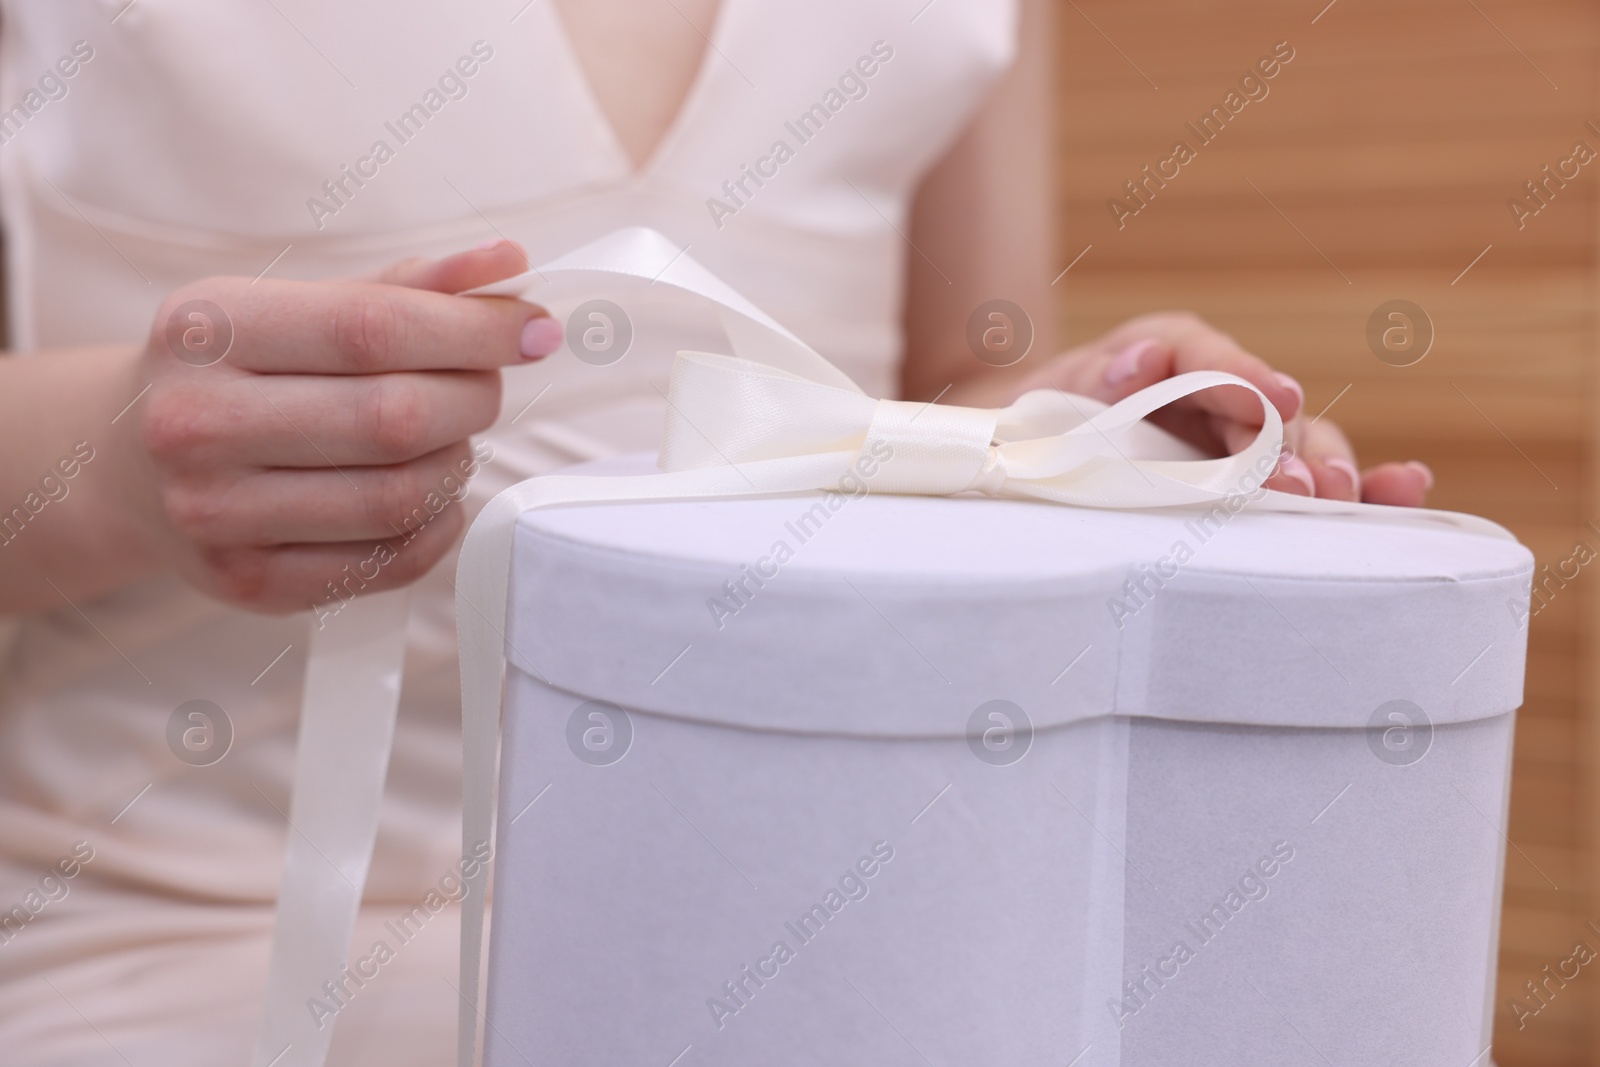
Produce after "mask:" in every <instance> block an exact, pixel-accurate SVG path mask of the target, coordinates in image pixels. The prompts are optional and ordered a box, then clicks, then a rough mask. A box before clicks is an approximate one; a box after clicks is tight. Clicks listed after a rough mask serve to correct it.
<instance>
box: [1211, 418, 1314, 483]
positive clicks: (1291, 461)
mask: <svg viewBox="0 0 1600 1067" xmlns="http://www.w3.org/2000/svg"><path fill="white" fill-rule="evenodd" d="M1217 432H1218V434H1219V435H1220V436H1221V437H1222V440H1223V444H1224V446H1225V447H1226V449H1227V451H1228V453H1229V454H1230V455H1232V454H1234V453H1236V452H1241V451H1243V450H1244V449H1245V448H1247V447H1248V446H1249V445H1250V444H1251V443H1252V442H1254V441H1255V437H1256V432H1257V430H1256V429H1255V428H1251V427H1248V426H1241V425H1239V424H1238V423H1236V422H1231V421H1227V420H1217ZM1262 484H1263V485H1265V486H1266V487H1267V488H1268V489H1276V490H1277V491H1278V492H1280V493H1293V494H1294V495H1295V496H1315V495H1316V479H1315V477H1314V476H1313V474H1312V472H1311V469H1310V468H1309V467H1307V466H1306V463H1305V461H1304V460H1302V459H1300V457H1299V456H1298V455H1296V454H1295V452H1294V451H1293V450H1292V449H1287V448H1286V449H1284V450H1283V452H1282V453H1281V454H1280V456H1279V458H1278V466H1277V467H1276V468H1275V469H1274V470H1273V472H1272V474H1271V475H1270V476H1269V477H1268V478H1267V480H1266V481H1265V482H1263V483H1262Z"/></svg>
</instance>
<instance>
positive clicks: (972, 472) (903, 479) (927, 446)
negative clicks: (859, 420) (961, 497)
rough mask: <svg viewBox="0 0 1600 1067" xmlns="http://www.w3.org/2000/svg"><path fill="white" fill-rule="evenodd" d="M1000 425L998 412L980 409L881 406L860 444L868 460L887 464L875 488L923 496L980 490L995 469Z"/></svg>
mask: <svg viewBox="0 0 1600 1067" xmlns="http://www.w3.org/2000/svg"><path fill="white" fill-rule="evenodd" d="M996 421H997V413H996V412H993V411H984V410H982V409H980V408H960V407H951V406H949V405H941V404H920V403H912V402H910V401H906V400H880V401H878V403H877V406H876V407H875V408H874V409H873V412H872V422H871V424H870V425H869V426H868V427H867V433H866V436H865V438H864V439H863V441H862V444H861V454H862V456H863V458H865V457H866V456H868V455H871V456H873V457H876V458H878V459H879V460H881V461H882V463H883V465H882V466H881V467H880V468H879V469H878V472H877V473H876V474H874V475H873V477H872V488H874V489H876V490H878V491H879V492H883V493H912V494H917V495H921V496H948V495H949V494H951V493H960V492H964V491H965V490H968V489H973V488H976V487H977V483H978V482H979V481H980V479H981V478H982V477H983V475H984V472H985V471H986V470H988V469H991V468H992V467H993V462H992V456H991V453H992V449H991V447H990V445H991V442H992V441H993V440H994V429H995V423H996ZM886 450H887V458H885V451H886Z"/></svg>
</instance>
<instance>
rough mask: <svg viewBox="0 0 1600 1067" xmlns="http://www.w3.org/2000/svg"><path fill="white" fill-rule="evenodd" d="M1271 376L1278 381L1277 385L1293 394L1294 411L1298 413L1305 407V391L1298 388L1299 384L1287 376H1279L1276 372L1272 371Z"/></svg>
mask: <svg viewBox="0 0 1600 1067" xmlns="http://www.w3.org/2000/svg"><path fill="white" fill-rule="evenodd" d="M1272 376H1273V377H1274V378H1276V379H1278V384H1279V385H1281V386H1283V387H1284V388H1285V389H1287V390H1289V392H1291V393H1293V394H1294V396H1295V410H1296V411H1299V410H1300V409H1301V408H1303V407H1305V406H1306V391H1305V390H1304V389H1302V388H1300V383H1299V382H1297V381H1295V380H1294V379H1293V378H1291V377H1289V376H1288V375H1287V374H1280V373H1278V372H1277V371H1274V372H1273V374H1272Z"/></svg>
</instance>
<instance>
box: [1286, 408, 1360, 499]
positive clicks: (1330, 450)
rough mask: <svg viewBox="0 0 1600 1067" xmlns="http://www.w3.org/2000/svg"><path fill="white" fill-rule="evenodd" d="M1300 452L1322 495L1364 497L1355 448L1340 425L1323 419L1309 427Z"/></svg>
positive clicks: (1338, 497)
mask: <svg viewBox="0 0 1600 1067" xmlns="http://www.w3.org/2000/svg"><path fill="white" fill-rule="evenodd" d="M1298 455H1299V456H1300V457H1301V458H1302V459H1304V460H1305V461H1306V465H1307V466H1308V467H1309V468H1310V470H1311V473H1312V475H1313V477H1314V478H1315V479H1316V483H1317V495H1318V496H1321V497H1327V498H1328V499H1330V500H1360V499H1361V475H1360V474H1359V473H1357V471H1356V455H1355V450H1354V449H1353V448H1351V447H1350V442H1349V440H1348V439H1347V438H1346V437H1345V435H1344V432H1343V431H1342V430H1340V429H1339V427H1338V426H1336V425H1334V424H1333V423H1331V422H1324V421H1320V420H1319V421H1317V422H1314V423H1311V424H1310V425H1308V426H1307V427H1305V430H1304V434H1303V440H1302V441H1301V445H1300V448H1299V450H1298Z"/></svg>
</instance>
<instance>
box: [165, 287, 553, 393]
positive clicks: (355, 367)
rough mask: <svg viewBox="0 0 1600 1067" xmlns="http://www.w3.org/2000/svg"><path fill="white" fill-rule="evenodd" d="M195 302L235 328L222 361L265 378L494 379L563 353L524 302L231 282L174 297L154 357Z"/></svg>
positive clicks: (539, 312) (542, 317) (549, 327)
mask: <svg viewBox="0 0 1600 1067" xmlns="http://www.w3.org/2000/svg"><path fill="white" fill-rule="evenodd" d="M197 294H201V295H204V296H205V297H207V298H209V299H211V300H213V301H214V302H215V303H217V304H218V305H220V306H221V307H222V309H223V311H224V312H225V314H226V315H227V318H228V321H229V323H230V324H231V327H232V343H231V347H229V348H228V350H227V354H226V357H225V358H226V359H227V360H228V361H229V362H230V363H231V364H232V365H233V366H235V367H239V368H242V369H245V370H252V371H258V372H262V373H268V374H285V373H289V374H378V373H382V372H387V371H405V370H447V369H461V370H491V369H496V368H499V367H504V366H508V365H514V364H518V363H522V362H525V361H527V360H529V359H537V358H539V357H541V356H546V355H549V354H550V353H551V352H553V351H555V349H556V348H557V346H559V345H560V343H561V327H560V325H559V324H558V323H556V322H555V321H554V320H553V319H551V318H550V317H549V316H548V315H547V314H545V311H544V309H543V308H540V307H536V306H535V305H533V304H528V303H524V302H522V301H520V300H509V299H505V298H500V297H484V298H481V299H470V300H464V299H462V298H460V297H454V296H447V295H445V294H443V293H431V292H427V291H425V290H420V289H405V288H401V287H399V286H394V285H378V284H374V283H371V282H298V281H279V280H276V279H262V280H261V281H260V282H259V283H257V284H254V285H252V284H250V283H248V282H246V281H245V280H244V279H238V278H230V279H213V280H211V281H209V282H207V283H206V286H205V288H204V289H203V290H202V289H194V288H192V287H186V288H184V289H180V290H179V291H178V292H177V293H175V294H173V295H172V296H171V297H168V300H167V303H168V304H170V305H171V306H170V307H167V308H164V309H163V312H162V314H160V315H158V316H157V319H156V330H157V331H158V332H159V333H160V334H161V336H158V337H154V338H152V348H155V349H160V348H164V347H165V345H166V339H165V336H164V334H165V324H166V322H167V320H168V319H169V318H170V317H171V316H172V315H173V314H175V313H176V312H177V310H178V308H179V307H180V306H181V304H182V303H183V302H184V301H185V300H186V299H190V298H193V297H194V296H196V295H197ZM174 361H175V362H177V360H176V357H174ZM204 369H207V368H194V370H195V372H196V373H199V372H200V371H202V370H204Z"/></svg>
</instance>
